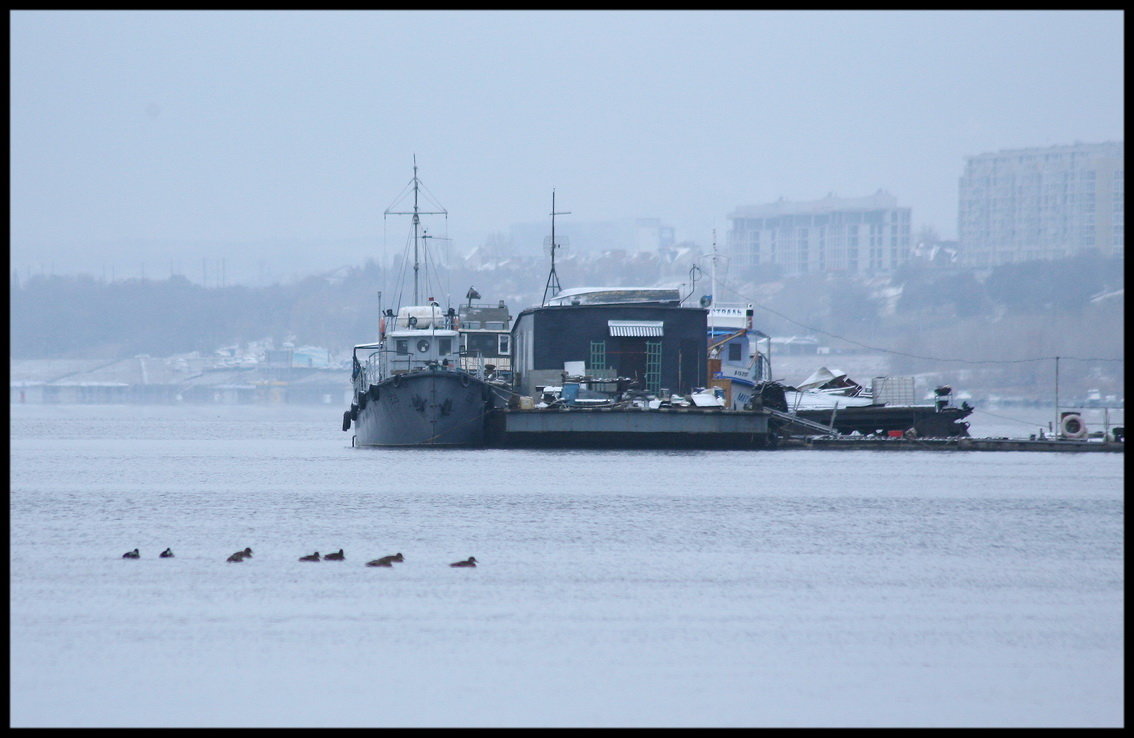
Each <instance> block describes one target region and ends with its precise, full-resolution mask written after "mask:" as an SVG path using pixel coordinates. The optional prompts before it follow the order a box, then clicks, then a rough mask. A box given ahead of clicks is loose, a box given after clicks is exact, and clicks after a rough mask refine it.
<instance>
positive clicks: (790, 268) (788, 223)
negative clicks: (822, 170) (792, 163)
mask: <svg viewBox="0 0 1134 738" xmlns="http://www.w3.org/2000/svg"><path fill="white" fill-rule="evenodd" d="M728 217H729V219H730V220H731V221H732V227H731V230H730V231H729V238H728V248H729V251H730V254H731V257H732V260H733V264H734V265H735V266H740V267H755V266H761V265H770V264H775V265H778V266H779V267H781V268H782V269H783V273H784V275H785V276H790V275H795V274H803V273H808V272H841V273H847V274H862V275H873V274H885V273H888V272H891V271H893V270H894V269H895V268H897V267H898V266H899V265H901V264H902V263H904V262H905V261H906V260H907V259H908V258H909V252H910V209H909V208H908V207H899V206H898V203H897V199H896V198H895V197H894V196H893V195H891V194H890V193H888V192H886V191H884V190H878V191H877V192H876V193H874V194H873V195H868V196H866V197H857V198H840V197H835V196H834V195H828V196H827V197H825V198H823V199H822V200H814V201H810V202H789V201H786V200H783V199H781V200H779V201H777V202H773V203H769V204H766V205H753V206H744V207H738V208H737V209H736V210H735V211H733V212H732V213H730V214H729V216H728Z"/></svg>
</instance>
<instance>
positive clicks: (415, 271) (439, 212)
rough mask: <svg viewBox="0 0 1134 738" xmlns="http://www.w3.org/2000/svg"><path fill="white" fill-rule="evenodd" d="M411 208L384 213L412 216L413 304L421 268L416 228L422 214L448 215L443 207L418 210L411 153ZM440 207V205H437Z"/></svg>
mask: <svg viewBox="0 0 1134 738" xmlns="http://www.w3.org/2000/svg"><path fill="white" fill-rule="evenodd" d="M412 184H413V210H412V211H401V212H398V211H394V210H389V209H387V210H386V213H385V214H386V215H412V216H413V304H414V305H418V304H420V302H421V301H420V299H419V298H418V271H419V270H420V268H421V260H420V259H419V257H418V248H417V240H418V235H417V231H418V228H419V227H420V226H421V216H422V215H445V216H448V215H449V212H448V211H447V210H445V208H441V209H440V210H420V209H419V208H418V205H417V194H418V190H419V189H420V185H421V180H420V179H418V177H417V154H414V155H413V182H412ZM438 207H440V206H438Z"/></svg>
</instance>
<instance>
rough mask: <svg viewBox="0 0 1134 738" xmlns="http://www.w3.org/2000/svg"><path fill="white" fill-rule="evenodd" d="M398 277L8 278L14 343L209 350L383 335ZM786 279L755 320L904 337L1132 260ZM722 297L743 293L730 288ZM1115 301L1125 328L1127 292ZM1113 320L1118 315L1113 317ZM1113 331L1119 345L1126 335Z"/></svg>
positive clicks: (529, 288) (1039, 307) (1035, 309)
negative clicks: (225, 283)
mask: <svg viewBox="0 0 1134 738" xmlns="http://www.w3.org/2000/svg"><path fill="white" fill-rule="evenodd" d="M566 267H567V268H566V269H565V270H564V272H563V273H561V276H563V277H565V278H564V283H567V282H568V281H569V282H570V283H571V284H586V285H601V284H610V285H618V284H622V285H625V284H649V283H650V277H651V276H652V275H651V269H652V268H653V267H652V265H651V264H648V263H645V262H643V261H642V260H641V259H638V260H636V261H634V262H632V263H625V264H620V263H618V262H617V261H616V260H610V259H607V260H605V261H602V260H596V261H594V262H591V263H584V262H568V263H567V264H566ZM568 270H570V272H571V273H570V279H569V280H568V279H567V278H566V277H567V271H568ZM388 276H389V275H383V273H382V271H381V269H380V268H379V267H378V266H377V265H376V264H374V263H373V262H368V263H367V264H365V265H363V266H361V267H357V268H352V269H349V270H342V271H340V272H338V273H336V275H335V276H334V277H333V278H332V277H329V276H312V277H309V278H307V279H304V280H302V281H299V282H295V283H291V284H287V285H274V286H271V287H259V288H253V287H242V286H234V287H212V288H205V287H201V286H199V285H196V284H194V283H191V282H190V281H189V280H187V279H185V278H184V277H182V276H173V277H170V278H169V279H167V280H164V281H155V280H139V279H133V280H127V281H119V282H105V281H101V280H96V279H94V278H93V277H88V276H78V277H62V276H36V277H32V278H30V279H27V280H25V281H23V282H22V283H18V284H13V285H12V288H11V346H10V355H11V358H66V357H83V358H107V359H115V358H125V357H130V356H133V355H136V354H150V355H151V356H169V355H172V354H177V353H185V352H190V351H201V352H212V351H214V350H215V349H217V348H219V347H222V346H227V345H232V344H243V343H247V342H248V341H252V340H257V339H260V338H264V337H272V338H274V339H275V340H276V341H277V342H279V341H282V340H284V339H285V338H287V337H294V339H295V340H296V341H297V342H298V343H300V344H314V345H320V346H325V347H327V348H330V349H332V350H343V349H346V348H348V347H350V346H352V345H354V344H356V343H361V342H364V341H369V340H373V339H374V338H375V335H376V332H377V323H378V297H377V291H378V289H380V285H381V284H382V283H383V278H384V277H388ZM769 276H772V275H769ZM546 277H547V274H546V265H542V264H539V263H538V262H537V260H528V261H522V262H516V263H514V264H512V265H507V264H505V265H501V266H499V267H497V268H496V269H494V270H492V271H475V270H472V269H458V270H455V272H454V274H453V275H451V277H450V279H449V284H451V285H452V292H453V293H455V294H456V298H455V299H457V300H458V301H460V298H461V296H463V295H464V293H465V291H466V290H467V289H468V286H472V285H475V286H476V287H477V289H478V291H479V292H480V293H481V294H483V295H484V301H488V302H495V301H496V300H498V299H503V300H505V301H506V303H507V304H508V306H509V307H510V308H512V313H513V315H516V314H518V313H519V311H520V310H521V309H523V308H525V307H528V306H529V305H531V304H532V303H533V302H534V299H538V297H539V294H540V293H539V290H541V289H542V287H543V285H544V281H545V280H546ZM757 277H758V275H753V274H742V273H739V270H738V271H737V272H734V273H733V274H731V275H730V276H729V280H730V281H731V282H733V283H735V284H741V283H743V284H744V285H745V287H744V289H751V290H752V291H753V293H754V294H758V293H759V290H758V289H757V285H758V284H759V283H760V280H759V279H758V278H757ZM778 282H779V287H778V291H776V292H775V293H774V296H770V297H769V298H768V299H767V301H766V303H765V304H766V305H767V306H768V307H770V308H772V309H774V310H776V311H777V312H779V313H780V314H782V315H785V316H788V317H790V318H791V319H793V320H794V321H796V323H792V322H789V321H786V320H782V319H778V318H777V317H776V316H775V315H772V314H769V313H764V312H761V311H758V312H757V319H758V320H759V321H761V325H760V326H758V327H761V328H762V329H763V330H765V331H766V332H768V331H774V332H775V333H776V334H777V335H782V334H784V333H805V332H806V330H804V329H803V328H802V327H800V324H802V325H804V326H808V327H814V328H817V329H820V330H823V331H830V332H831V333H834V334H836V335H840V336H845V337H848V338H854V339H857V340H863V339H872V340H888V341H896V340H898V338H899V337H901V336H903V335H905V334H906V333H908V332H910V331H913V332H914V333H916V332H918V330H920V329H924V327H925V326H928V325H933V326H937V327H938V329H940V326H942V325H948V324H949V323H950V322H952V323H953V324H956V325H961V324H965V325H970V324H971V325H972V326H976V327H979V326H981V325H985V326H987V325H988V322H989V321H991V320H1002V319H1003V318H1004V317H1005V316H1027V318H1028V319H1029V320H1031V319H1036V318H1040V319H1042V318H1044V317H1047V318H1050V319H1052V321H1051V324H1052V325H1054V324H1055V323H1058V324H1059V325H1061V326H1071V327H1069V328H1067V329H1068V330H1078V329H1077V328H1075V327H1074V326H1075V325H1076V324H1075V323H1074V321H1075V320H1077V319H1080V318H1081V317H1082V315H1083V313H1084V311H1090V310H1092V305H1093V303H1092V302H1091V298H1092V297H1095V296H1097V295H1100V294H1103V293H1106V292H1109V291H1114V290H1117V289H1119V288H1121V287H1123V262H1122V260H1121V259H1119V258H1115V257H1102V256H1099V255H1097V254H1084V255H1081V256H1076V257H1073V258H1070V259H1064V260H1060V261H1046V262H1045V261H1034V262H1026V263H1019V264H1011V265H1006V266H1001V267H997V268H995V269H992V270H985V271H975V270H971V269H958V268H940V267H933V268H930V267H926V266H920V267H919V266H915V265H909V266H907V267H904V268H903V269H902V270H900V271H899V272H897V273H895V274H894V275H893V276H892V277H891V280H890V283H891V286H892V287H895V288H896V287H901V288H902V289H901V293H900V297H897V298H896V300H897V302H896V305H894V304H891V305H889V306H888V305H887V304H886V300H885V299H884V298H881V297H879V285H878V284H877V282H867V281H866V280H856V279H849V278H835V279H832V278H829V277H818V276H815V277H800V278H794V279H787V280H778ZM698 286H699V287H700V286H701V285H700V284H699V285H698ZM704 286H705V287H706V288H707V285H704ZM893 293H894V294H896V290H895V291H893ZM533 294H534V296H535V298H534V299H533V298H532V295H533ZM721 298H722V299H723V300H726V301H729V300H735V299H738V298H735V297H734V296H731V295H728V294H722V295H721ZM751 299H753V300H756V299H757V298H755V297H754V298H751ZM389 304H390V297H389V296H387V298H386V306H389ZM1112 304H1113V301H1112ZM1117 304H1118V305H1119V308H1118V313H1117V315H1118V318H1117V320H1118V321H1119V328H1118V331H1119V333H1120V332H1121V304H1122V301H1121V300H1119V301H1117ZM895 308H896V309H895ZM1111 313H1114V310H1113V309H1112V310H1111ZM1082 319H1084V320H1092V321H1093V320H1095V319H1094V318H1082ZM1068 320H1070V321H1072V322H1071V323H1068V322H1067V321H1068ZM1108 320H1110V321H1113V320H1115V318H1114V317H1113V315H1111V317H1110V318H1108ZM977 329H978V328H975V327H974V328H973V330H977ZM1116 340H1117V341H1118V342H1119V343H1118V345H1119V346H1121V338H1120V336H1119V337H1116Z"/></svg>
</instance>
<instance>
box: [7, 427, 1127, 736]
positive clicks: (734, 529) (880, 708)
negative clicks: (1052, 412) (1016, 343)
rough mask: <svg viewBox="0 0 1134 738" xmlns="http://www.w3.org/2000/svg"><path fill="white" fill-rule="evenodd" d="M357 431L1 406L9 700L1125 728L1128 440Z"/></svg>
mask: <svg viewBox="0 0 1134 738" xmlns="http://www.w3.org/2000/svg"><path fill="white" fill-rule="evenodd" d="M340 423H341V410H340V409H339V408H294V407H292V408H256V407H252V408H245V407H241V408H223V407H201V408H184V407H182V408H161V407H140V408H139V407H44V406H12V407H11V442H10V451H11V481H10V486H11V494H10V502H9V509H10V520H11V523H10V561H11V569H10V572H11V574H10V577H11V578H10V597H11V625H10V634H11V639H10V640H11V656H10V658H11V675H10V677H11V679H10V681H11V687H10V699H11V724H12V725H13V726H485V725H490V726H645V725H652V726H1120V725H1122V724H1123V710H1124V703H1123V694H1124V669H1123V666H1124V662H1123V649H1124V629H1123V616H1124V612H1123V610H1124V607H1123V603H1124V567H1123V557H1124V546H1123V536H1124V525H1123V517H1124V503H1123V495H1122V485H1123V455H1121V454H1055V453H1010V452H1005V453H1000V452H903V453H887V452H869V451H863V452H857V451H856V452H843V451H840V452H824V451H806V450H790V451H765V452H731V451H729V452H623V451H586V452H583V451H566V452H537V451H521V450H511V451H503V450H488V451H473V450H412V449H410V450H392V449H352V448H351V447H350V440H349V436H348V434H346V433H343V432H342V431H341V430H340ZM1025 430H1027V429H1025ZM988 435H996V432H995V431H993V432H991V433H988ZM167 546H168V547H171V548H172V549H173V551H174V553H175V558H172V559H160V558H158V553H159V552H160V551H161V550H163V549H164V548H166V547H167ZM245 546H251V547H252V549H253V551H254V558H253V559H251V560H249V561H246V562H243V563H240V564H229V563H226V561H225V559H226V557H227V556H228V555H229V554H230V553H232V552H233V551H236V550H238V549H242V548H244V547H245ZM135 547H137V548H139V549H140V551H141V554H142V558H141V559H140V560H123V559H122V558H121V554H122V553H123V552H125V551H128V550H130V549H133V548H135ZM339 548H342V549H344V551H345V552H346V561H344V562H319V563H301V562H299V561H297V559H298V557H299V556H302V555H305V554H309V553H311V552H313V551H320V552H322V553H327V552H330V551H337V550H338V549H339ZM399 551H400V552H402V553H404V555H405V558H406V561H405V562H404V563H402V564H399V565H395V567H394V568H391V569H378V568H368V567H366V566H364V563H365V562H366V561H368V560H370V559H372V558H376V557H378V556H381V555H385V554H392V553H395V552H399ZM468 556H476V558H477V559H478V560H479V561H480V562H481V563H480V566H479V567H477V568H475V569H454V568H450V567H449V566H448V564H449V563H450V562H452V561H456V560H458V559H464V558H467V557H468Z"/></svg>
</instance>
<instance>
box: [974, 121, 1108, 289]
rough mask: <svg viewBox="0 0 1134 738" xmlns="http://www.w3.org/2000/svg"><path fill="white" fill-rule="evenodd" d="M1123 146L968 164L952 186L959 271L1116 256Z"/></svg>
mask: <svg viewBox="0 0 1134 738" xmlns="http://www.w3.org/2000/svg"><path fill="white" fill-rule="evenodd" d="M1123 149H1124V147H1123V143H1122V142H1121V141H1119V142H1107V143H1098V144H1083V143H1076V144H1073V145H1068V146H1050V147H1046V148H1030V149H1009V150H1004V151H997V152H994V153H987V154H980V155H978V156H971V157H968V158H967V159H966V160H965V171H964V174H963V175H962V176H961V179H960V190H959V194H960V197H959V203H958V209H959V216H958V228H957V236H958V241H959V246H960V252H961V253H960V256H961V260H962V262H963V263H965V264H968V265H970V266H976V267H991V266H996V265H998V264H1005V263H1009V262H1014V261H1031V260H1034V259H1058V258H1062V257H1067V256H1072V255H1074V254H1076V253H1078V252H1081V251H1086V250H1097V251H1098V252H1100V253H1103V254H1107V255H1118V256H1122V255H1123V206H1124V203H1123V192H1124V187H1123Z"/></svg>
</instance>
